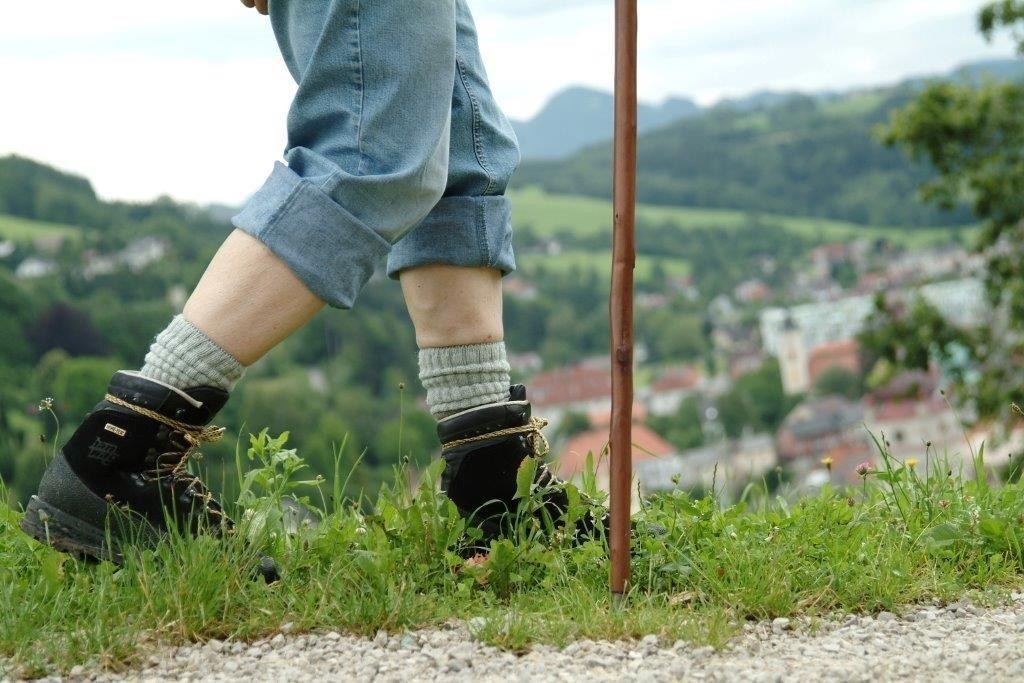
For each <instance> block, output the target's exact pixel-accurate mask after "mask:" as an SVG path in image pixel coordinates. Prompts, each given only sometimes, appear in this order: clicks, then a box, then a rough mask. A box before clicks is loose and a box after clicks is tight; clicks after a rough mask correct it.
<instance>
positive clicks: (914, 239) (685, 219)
mask: <svg viewBox="0 0 1024 683" xmlns="http://www.w3.org/2000/svg"><path fill="white" fill-rule="evenodd" d="M512 202H513V207H514V209H513V221H514V224H515V227H516V228H517V229H520V230H523V229H527V230H530V231H531V232H534V233H537V234H544V235H557V234H559V233H562V234H571V235H573V236H574V237H585V236H592V235H598V234H602V233H607V234H609V235H610V233H611V216H612V208H611V202H610V201H608V200H607V199H599V198H594V197H582V196H574V195H563V194H550V193H548V192H546V191H544V190H542V189H540V188H537V187H527V188H521V189H518V190H515V191H513V192H512ZM754 215H755V214H754V212H750V211H736V210H729V209H704V208H684V207H668V206H654V205H650V204H641V205H639V206H638V207H637V220H638V224H639V225H640V226H641V229H642V227H643V226H644V225H665V224H672V225H673V226H674V227H677V228H679V229H680V230H681V231H688V230H696V229H707V228H721V229H724V230H732V229H736V228H739V227H742V226H745V225H748V224H749V223H750V221H751V220H752V218H753V217H754ZM756 217H757V218H758V219H759V220H761V221H762V222H764V223H765V224H769V225H772V226H776V225H777V226H781V227H784V228H785V229H786V230H787V231H789V232H791V233H793V234H795V235H798V236H801V237H806V238H809V239H820V240H822V241H830V240H840V241H841V240H846V239H850V238H853V237H868V238H885V239H888V240H890V241H892V242H893V243H896V244H901V245H905V246H919V245H923V244H930V243H936V242H948V241H949V240H950V239H951V238H952V237H953V236H954V235H957V234H961V235H963V236H965V237H967V236H968V235H969V233H970V232H972V231H973V228H971V227H965V226H947V227H932V228H913V229H910V228H906V227H901V226H896V225H891V226H866V225H862V224H858V223H854V222H850V221H841V220H831V219H826V218H809V217H805V216H785V215H776V214H761V213H757V214H756Z"/></svg>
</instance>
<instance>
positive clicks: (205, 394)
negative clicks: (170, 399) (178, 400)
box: [185, 386, 228, 424]
mask: <svg viewBox="0 0 1024 683" xmlns="http://www.w3.org/2000/svg"><path fill="white" fill-rule="evenodd" d="M185 393H186V394H188V395H189V396H191V397H192V398H194V399H196V400H197V401H201V402H202V404H203V406H202V408H200V409H199V410H200V411H202V412H203V413H206V416H205V417H204V418H203V422H202V423H203V424H206V423H207V422H209V421H210V420H212V419H213V416H214V415H216V414H217V413H219V412H220V409H221V408H223V407H224V404H225V403H227V402H228V392H226V391H224V390H223V389H218V388H217V387H207V386H202V387H191V388H189V389H186V390H185Z"/></svg>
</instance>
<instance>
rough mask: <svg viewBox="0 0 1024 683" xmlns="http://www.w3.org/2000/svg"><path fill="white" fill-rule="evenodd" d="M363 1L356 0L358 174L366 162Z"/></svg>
mask: <svg viewBox="0 0 1024 683" xmlns="http://www.w3.org/2000/svg"><path fill="white" fill-rule="evenodd" d="M362 13H363V10H362V2H361V0H356V59H357V60H358V61H359V116H358V117H357V119H356V152H357V153H358V154H359V163H358V164H357V165H356V175H360V174H361V173H362V172H363V164H364V163H365V159H366V157H365V155H364V154H363V112H364V111H365V110H366V88H365V87H364V84H365V83H366V74H365V73H364V71H363V69H364V67H363V34H362V22H361V21H360V17H361V16H362Z"/></svg>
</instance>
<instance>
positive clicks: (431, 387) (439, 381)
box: [420, 342, 510, 419]
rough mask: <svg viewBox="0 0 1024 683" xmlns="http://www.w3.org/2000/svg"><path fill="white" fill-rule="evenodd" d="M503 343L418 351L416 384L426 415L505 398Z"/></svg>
mask: <svg viewBox="0 0 1024 683" xmlns="http://www.w3.org/2000/svg"><path fill="white" fill-rule="evenodd" d="M509 370H510V368H509V364H508V359H507V358H506V357H505V342H490V343H486V344H469V345H466V346H442V347H440V348H433V349H420V381H421V382H423V388H425V389H426V390H427V407H428V408H430V414H431V415H433V416H434V417H436V418H438V419H440V418H443V417H446V416H448V415H452V414H454V413H457V412H459V411H460V410H466V409H468V408H475V407H477V406H482V405H485V404H488V403H498V402H500V401H507V400H508V398H509V393H508V390H509V375H508V373H509Z"/></svg>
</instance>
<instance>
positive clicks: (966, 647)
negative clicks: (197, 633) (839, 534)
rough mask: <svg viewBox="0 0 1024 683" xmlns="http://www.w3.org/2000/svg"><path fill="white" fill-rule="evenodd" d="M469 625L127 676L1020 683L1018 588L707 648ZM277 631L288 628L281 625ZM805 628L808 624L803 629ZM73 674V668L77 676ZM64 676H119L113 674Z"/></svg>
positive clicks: (255, 649)
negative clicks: (482, 637)
mask: <svg viewBox="0 0 1024 683" xmlns="http://www.w3.org/2000/svg"><path fill="white" fill-rule="evenodd" d="M474 626H475V624H473V623H472V622H470V623H469V624H453V625H451V626H449V627H447V628H442V629H436V630H428V631H418V632H410V633H399V634H393V635H388V634H386V633H384V632H380V633H378V634H377V636H376V637H375V638H372V639H365V638H353V637H347V636H341V635H338V634H337V633H326V634H312V635H301V636H291V635H284V634H281V635H277V636H275V637H274V638H273V639H270V640H265V641H260V642H256V643H251V644H244V643H230V642H229V643H221V642H218V641H212V642H210V643H207V644H206V645H203V646H190V647H181V648H175V649H172V650H167V651H164V652H162V653H160V654H158V655H154V657H152V658H151V659H150V661H149V664H148V666H147V668H144V669H141V670H137V671H135V672H131V673H129V674H128V678H129V679H130V680H156V679H175V680H264V681H278V680H310V679H316V678H320V679H324V680H360V681H362V680H371V679H372V680H377V681H394V682H396V683H399V682H400V683H410V682H412V681H433V680H442V679H444V680H447V679H449V678H450V677H452V676H453V675H471V676H472V677H473V679H474V680H479V681H502V682H508V681H533V680H545V681H547V680H564V681H580V680H586V681H587V682H588V683H590V682H591V681H618V680H622V679H623V678H624V677H625V678H629V679H631V680H646V681H668V680H678V679H686V680H698V681H702V680H708V681H788V680H793V681H803V680H818V679H828V680H836V681H875V680H900V681H904V680H908V681H929V682H930V683H934V682H935V681H947V680H957V681H958V680H972V681H1020V680H1024V594H1015V595H1014V603H1013V604H1012V605H1011V606H1007V607H1001V608H996V609H981V608H976V607H974V606H972V605H971V604H969V603H966V602H959V603H954V604H952V605H948V606H945V607H925V608H917V609H915V610H914V611H911V612H908V613H907V614H905V615H904V616H903V617H897V616H896V615H894V614H889V613H882V614H881V615H878V616H877V617H858V616H847V617H844V618H842V619H839V620H837V621H834V622H825V623H821V622H819V624H818V627H817V628H816V629H809V628H807V624H805V623H802V622H796V621H794V622H790V621H789V620H786V619H776V620H775V621H774V622H772V623H765V624H748V625H747V626H746V628H745V629H744V632H743V634H742V635H740V636H739V637H737V638H736V639H734V641H733V642H732V643H731V644H730V646H729V647H728V648H726V649H725V650H723V651H720V652H715V651H714V650H712V649H711V648H710V647H701V648H695V647H692V646H690V645H688V644H686V643H683V642H678V643H675V644H672V643H660V644H659V643H658V641H657V639H656V638H655V637H654V636H648V637H647V638H644V639H643V640H641V641H639V642H631V643H626V642H621V643H608V642H593V641H581V642H578V643H574V644H572V645H569V646H568V647H566V648H564V649H557V648H552V647H544V646H540V647H536V648H534V649H533V650H532V651H531V652H529V653H528V654H526V655H523V656H517V655H514V654H510V653H507V652H502V651H500V650H496V649H494V648H491V647H487V646H484V645H481V644H480V643H479V642H477V641H476V640H475V639H474V638H473V636H472V631H473V628H474ZM284 630H286V631H287V630H288V627H287V626H286V627H285V629H284ZM811 631H815V632H813V633H812V632H811ZM83 674H84V675H83ZM72 678H75V679H81V678H92V679H93V680H122V679H124V678H125V676H123V675H119V676H116V677H115V676H110V675H103V676H99V677H95V676H89V675H88V674H87V673H86V672H85V671H83V670H78V671H75V672H73V675H72Z"/></svg>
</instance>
